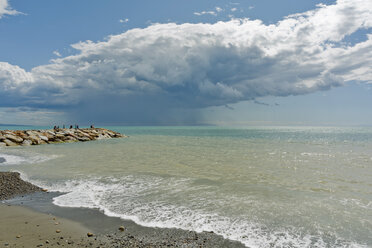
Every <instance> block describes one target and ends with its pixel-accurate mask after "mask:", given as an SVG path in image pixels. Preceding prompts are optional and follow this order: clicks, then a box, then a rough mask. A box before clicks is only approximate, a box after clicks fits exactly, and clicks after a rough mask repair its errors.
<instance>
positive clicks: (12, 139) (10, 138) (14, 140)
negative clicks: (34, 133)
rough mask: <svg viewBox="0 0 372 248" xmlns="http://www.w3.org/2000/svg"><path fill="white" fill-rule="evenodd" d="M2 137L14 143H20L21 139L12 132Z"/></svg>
mask: <svg viewBox="0 0 372 248" xmlns="http://www.w3.org/2000/svg"><path fill="white" fill-rule="evenodd" d="M4 137H5V138H6V139H8V140H11V141H13V142H15V143H22V141H23V139H22V138H21V137H19V136H15V135H12V134H5V135H4Z"/></svg>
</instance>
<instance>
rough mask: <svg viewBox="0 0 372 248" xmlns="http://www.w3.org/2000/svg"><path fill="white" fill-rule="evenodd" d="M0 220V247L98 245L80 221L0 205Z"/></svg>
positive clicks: (23, 208)
mask: <svg viewBox="0 0 372 248" xmlns="http://www.w3.org/2000/svg"><path fill="white" fill-rule="evenodd" d="M0 223H1V225H0V247H54V246H70V247H85V246H87V245H88V247H89V246H92V247H93V245H95V246H94V247H97V246H98V247H99V246H100V243H99V241H97V240H94V237H92V238H88V237H86V235H87V233H88V232H90V230H89V229H88V228H86V227H83V226H82V225H81V224H79V223H77V222H73V221H70V220H67V219H62V218H57V217H55V216H53V215H48V214H42V213H38V212H35V211H32V210H30V209H27V208H25V207H19V206H8V205H4V204H0ZM84 236H85V237H86V238H85V237H84ZM91 244H92V245H91Z"/></svg>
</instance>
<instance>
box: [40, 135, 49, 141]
mask: <svg viewBox="0 0 372 248" xmlns="http://www.w3.org/2000/svg"><path fill="white" fill-rule="evenodd" d="M38 136H39V138H40V139H41V140H42V141H45V142H48V140H49V139H48V137H47V136H44V135H41V134H39V135H38Z"/></svg>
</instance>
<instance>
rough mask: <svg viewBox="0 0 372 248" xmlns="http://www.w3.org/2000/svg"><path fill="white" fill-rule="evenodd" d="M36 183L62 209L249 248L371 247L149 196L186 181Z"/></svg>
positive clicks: (187, 184) (186, 184) (129, 178)
mask: <svg viewBox="0 0 372 248" xmlns="http://www.w3.org/2000/svg"><path fill="white" fill-rule="evenodd" d="M33 183H35V184H37V185H39V186H41V187H43V188H48V189H49V190H50V191H58V192H64V193H65V194H63V195H60V196H58V197H55V198H54V199H53V203H54V204H55V205H58V206H61V207H83V208H95V209H99V210H100V211H102V212H103V213H104V214H106V215H107V216H111V217H119V218H122V219H125V220H132V221H134V222H135V223H137V224H139V225H142V226H147V227H159V228H179V229H184V230H193V231H196V232H203V231H213V232H214V233H216V234H219V235H222V236H223V237H224V238H227V239H231V240H236V241H240V242H241V243H243V244H244V245H246V246H247V247H329V245H331V246H337V247H355V248H357V247H367V246H364V245H362V244H357V243H356V242H352V241H348V240H344V239H342V238H339V237H337V235H336V234H327V235H328V237H327V240H324V237H323V235H322V232H321V231H319V232H316V233H309V232H306V231H304V230H301V229H298V228H295V227H283V228H279V229H274V230H273V229H272V228H270V227H267V226H265V225H264V224H261V223H259V222H257V221H252V219H253V218H250V217H249V216H244V217H236V218H234V217H231V216H230V217H229V216H224V215H222V214H221V212H213V211H206V210H204V209H203V208H202V207H200V206H199V205H198V204H201V203H200V202H199V203H195V204H194V207H190V205H189V206H186V205H179V204H173V203H172V202H170V201H166V200H164V199H163V198H162V197H161V196H160V195H158V198H157V199H156V197H155V198H153V197H152V196H151V195H154V194H155V195H157V194H158V193H159V192H157V190H154V189H160V191H161V190H162V189H165V188H166V189H167V190H168V191H169V193H170V194H177V191H178V190H180V189H184V188H188V187H191V181H190V180H188V179H177V180H175V179H164V178H158V177H152V176H147V177H142V178H141V177H140V178H138V177H135V176H126V177H123V178H89V179H79V180H68V181H64V182H58V183H51V182H42V181H33ZM204 200H205V201H207V202H206V203H205V205H208V204H213V202H208V201H211V200H212V199H204ZM215 200H216V199H215ZM216 201H217V200H216ZM191 206H193V205H192V204H191ZM329 239H331V240H329Z"/></svg>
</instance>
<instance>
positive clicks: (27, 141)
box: [22, 139, 32, 146]
mask: <svg viewBox="0 0 372 248" xmlns="http://www.w3.org/2000/svg"><path fill="white" fill-rule="evenodd" d="M30 145H32V141H31V140H28V139H25V140H24V141H23V142H22V146H30Z"/></svg>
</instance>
